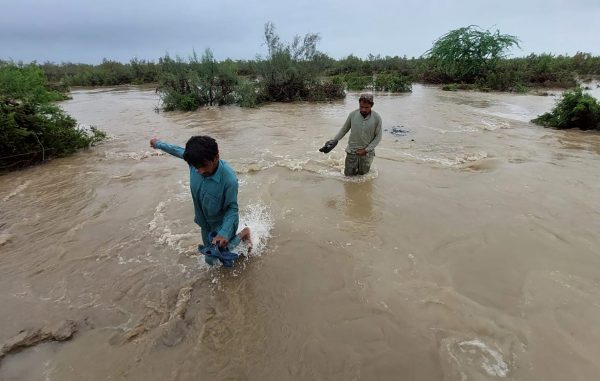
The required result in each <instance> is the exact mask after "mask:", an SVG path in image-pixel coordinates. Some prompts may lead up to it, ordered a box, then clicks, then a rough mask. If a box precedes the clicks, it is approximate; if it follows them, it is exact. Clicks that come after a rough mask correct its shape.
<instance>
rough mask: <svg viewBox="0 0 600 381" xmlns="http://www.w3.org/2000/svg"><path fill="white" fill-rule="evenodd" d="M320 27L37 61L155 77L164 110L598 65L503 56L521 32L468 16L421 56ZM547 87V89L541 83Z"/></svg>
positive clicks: (570, 73) (89, 82) (570, 75)
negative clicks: (338, 47)
mask: <svg viewBox="0 0 600 381" xmlns="http://www.w3.org/2000/svg"><path fill="white" fill-rule="evenodd" d="M319 40H320V37H319V35H318V34H314V33H307V34H306V35H304V36H296V37H294V38H293V39H292V42H291V43H287V42H284V41H282V40H281V38H280V37H279V35H278V34H277V33H276V31H275V27H274V25H273V24H272V23H267V24H266V25H265V30H264V45H265V46H266V50H267V54H266V56H264V57H261V56H257V58H256V59H254V60H237V61H234V60H230V59H227V60H224V61H217V60H216V59H215V58H214V55H213V53H212V51H211V50H206V51H205V52H204V54H203V55H202V57H200V58H199V57H197V55H196V54H195V53H193V54H192V56H191V57H190V58H188V59H182V58H180V57H175V58H172V57H170V56H169V55H165V56H164V57H162V58H160V59H159V60H158V62H157V63H154V62H151V61H145V60H139V59H137V58H136V59H133V60H131V61H130V62H129V63H119V62H115V61H110V60H106V59H105V60H104V61H102V63H101V64H99V65H86V64H72V63H64V64H60V65H56V64H52V63H44V64H41V65H38V67H40V68H41V69H42V70H43V71H44V73H45V74H46V77H47V78H48V83H49V84H48V87H49V88H53V89H57V90H61V91H65V90H67V89H68V88H69V86H114V85H123V84H146V83H149V84H153V85H157V87H158V92H159V93H160V95H161V100H162V107H163V109H164V110H195V109H196V108H198V107H199V106H202V105H223V104H238V105H241V106H246V107H252V106H256V105H258V104H261V103H264V102H289V101H297V100H306V101H324V100H332V99H338V98H343V97H344V95H345V92H344V90H349V91H361V90H371V91H386V92H410V91H412V83H413V82H421V83H431V84H440V85H444V87H443V88H444V89H445V90H449V91H456V90H480V91H510V92H517V93H524V92H528V91H530V90H532V89H535V91H538V93H539V89H540V88H572V87H575V86H576V84H577V79H578V78H589V77H590V76H598V75H600V57H597V56H592V55H590V54H588V53H577V54H575V55H574V56H572V57H569V56H560V55H559V56H555V55H552V54H540V55H537V54H531V55H529V56H527V57H518V58H507V51H508V50H509V49H511V48H518V47H519V40H518V38H517V37H516V36H512V35H508V34H502V33H500V31H498V30H495V31H491V30H483V29H481V28H479V27H477V26H473V25H471V26H467V27H463V28H458V29H455V30H452V31H450V32H448V33H446V34H445V35H443V36H441V37H440V38H439V39H438V40H437V41H435V42H434V44H433V46H432V47H431V49H429V50H428V51H427V52H426V53H425V54H424V55H423V56H421V57H416V58H415V57H413V58H407V57H399V56H394V57H390V56H386V57H381V56H379V55H377V56H375V55H369V56H368V57H367V58H366V59H362V58H360V57H356V56H354V55H349V56H347V57H344V58H341V59H338V60H336V59H333V58H331V57H329V56H328V55H327V54H325V53H323V52H320V51H319V50H318V49H317V44H318V42H319ZM542 93H543V92H542Z"/></svg>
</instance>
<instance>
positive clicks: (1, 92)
mask: <svg viewBox="0 0 600 381" xmlns="http://www.w3.org/2000/svg"><path fill="white" fill-rule="evenodd" d="M62 99H65V96H64V94H62V93H60V92H58V91H56V90H54V89H52V88H51V87H50V86H49V85H48V83H47V81H46V77H45V76H44V72H43V71H42V69H40V68H39V67H37V66H36V65H26V66H17V65H14V64H7V63H0V170H7V169H16V168H20V167H23V166H27V165H30V164H33V163H36V162H40V161H44V160H46V159H48V158H50V157H59V156H65V155H67V154H70V153H73V152H75V151H76V150H78V149H80V148H85V147H88V146H90V145H91V144H93V143H95V142H97V141H99V140H101V139H103V138H104V137H105V134H104V133H103V132H101V131H99V130H97V129H95V128H93V127H92V128H90V129H89V131H86V130H83V129H81V128H79V127H78V126H77V122H76V121H75V119H73V118H71V117H70V116H69V115H67V114H66V113H65V112H64V111H63V110H61V109H60V108H59V107H58V106H56V105H54V104H53V103H51V102H53V101H57V100H62Z"/></svg>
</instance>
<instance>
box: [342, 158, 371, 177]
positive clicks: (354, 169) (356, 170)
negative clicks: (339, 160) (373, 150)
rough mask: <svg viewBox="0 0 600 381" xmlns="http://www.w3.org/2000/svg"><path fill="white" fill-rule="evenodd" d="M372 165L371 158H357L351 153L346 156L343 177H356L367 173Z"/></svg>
mask: <svg viewBox="0 0 600 381" xmlns="http://www.w3.org/2000/svg"><path fill="white" fill-rule="evenodd" d="M372 163H373V157H372V156H367V155H365V156H358V155H353V154H351V153H347V154H346V162H345V163H344V164H345V165H344V175H346V176H356V175H364V174H367V173H369V171H370V170H371V164H372Z"/></svg>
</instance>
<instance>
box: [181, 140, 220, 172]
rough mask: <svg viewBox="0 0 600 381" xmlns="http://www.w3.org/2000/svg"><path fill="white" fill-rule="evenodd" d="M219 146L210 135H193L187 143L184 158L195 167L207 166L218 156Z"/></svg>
mask: <svg viewBox="0 0 600 381" xmlns="http://www.w3.org/2000/svg"><path fill="white" fill-rule="evenodd" d="M218 154H219V146H218V145H217V142H216V141H215V139H213V138H211V137H210V136H206V135H201V136H192V137H191V138H190V140H188V141H187V143H185V151H184V152H183V160H185V161H186V162H187V163H188V164H189V165H191V166H192V167H194V168H200V167H205V166H206V165H208V163H210V162H211V161H213V160H214V159H215V157H217V155H218Z"/></svg>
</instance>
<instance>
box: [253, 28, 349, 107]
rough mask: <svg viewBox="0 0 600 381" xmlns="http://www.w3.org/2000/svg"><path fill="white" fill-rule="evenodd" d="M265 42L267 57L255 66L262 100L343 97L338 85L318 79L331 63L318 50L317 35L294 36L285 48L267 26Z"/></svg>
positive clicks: (283, 100)
mask: <svg viewBox="0 0 600 381" xmlns="http://www.w3.org/2000/svg"><path fill="white" fill-rule="evenodd" d="M264 38H265V45H266V46H267V51H268V56H267V58H266V59H265V60H263V61H261V62H260V63H259V65H258V72H259V74H260V77H261V81H260V86H261V89H260V94H261V98H262V99H261V100H264V101H275V102H291V101H295V100H327V99H335V98H340V97H343V96H344V93H343V88H342V85H341V84H340V83H333V82H329V81H324V80H322V79H321V78H320V75H321V73H322V71H323V70H324V68H325V67H326V66H327V65H328V64H330V61H329V60H328V57H327V56H326V55H325V54H323V53H321V52H319V51H318V50H317V43H318V42H319V39H320V37H319V35H318V34H316V33H307V34H305V35H304V37H301V36H295V37H294V39H293V41H292V43H289V44H286V43H283V42H282V41H281V39H280V38H279V36H278V35H277V33H276V32H275V26H274V25H273V23H271V22H268V23H267V24H265V34H264Z"/></svg>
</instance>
